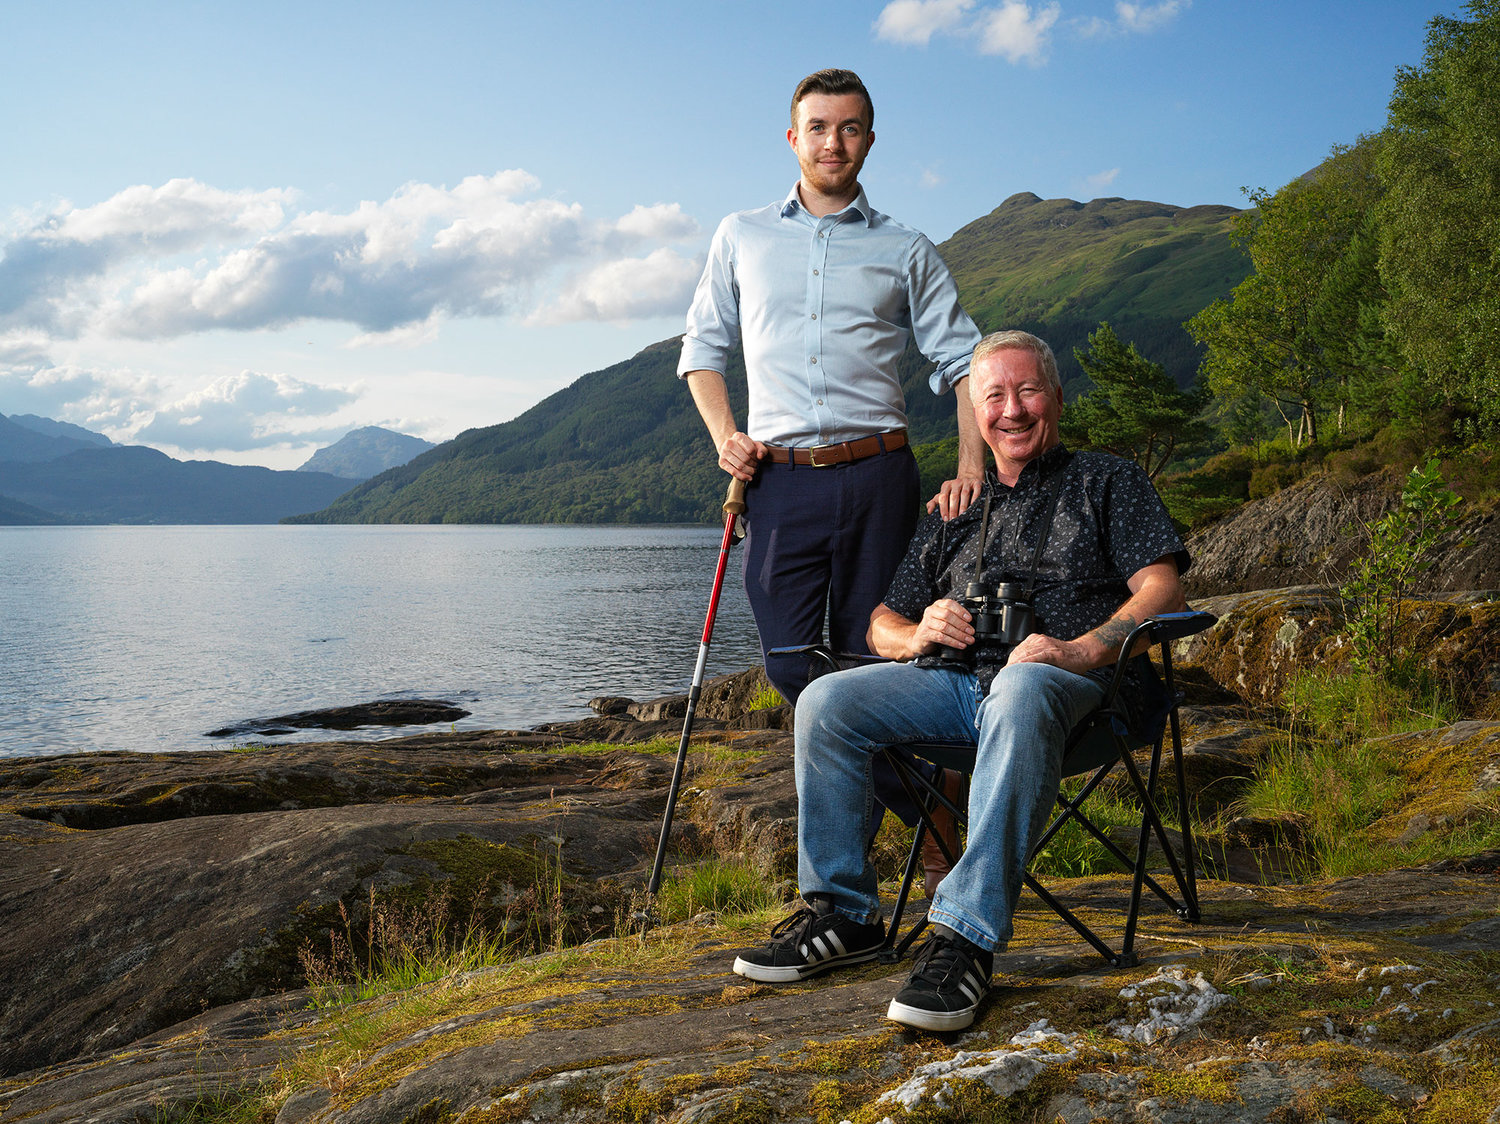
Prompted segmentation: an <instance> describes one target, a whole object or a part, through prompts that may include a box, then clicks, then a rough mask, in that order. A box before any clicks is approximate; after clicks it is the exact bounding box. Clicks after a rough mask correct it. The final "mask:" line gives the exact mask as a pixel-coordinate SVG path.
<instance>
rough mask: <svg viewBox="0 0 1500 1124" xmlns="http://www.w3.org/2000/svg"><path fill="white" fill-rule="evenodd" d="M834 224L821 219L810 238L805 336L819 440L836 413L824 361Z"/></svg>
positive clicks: (808, 385)
mask: <svg viewBox="0 0 1500 1124" xmlns="http://www.w3.org/2000/svg"><path fill="white" fill-rule="evenodd" d="M831 230H832V224H831V223H830V221H829V219H828V218H826V217H825V218H821V219H819V220H818V225H817V227H816V228H815V229H814V232H813V237H812V239H811V246H810V247H809V253H810V255H811V260H810V261H809V263H808V267H809V269H810V271H811V274H812V276H811V278H810V280H809V284H808V286H807V309H806V315H807V328H806V332H805V334H804V339H805V340H806V343H807V388H808V392H809V393H808V397H809V398H810V399H811V404H812V410H813V417H814V418H815V419H816V421H817V425H818V440H819V443H822V442H824V441H826V440H827V438H826V436H825V435H826V433H827V432H828V430H829V428H830V427H831V426H832V424H833V420H834V418H833V414H832V412H831V411H830V410H829V409H828V407H827V405H826V403H827V401H828V373H827V365H826V364H825V363H824V362H823V285H824V277H825V275H826V273H827V271H828V242H829V238H828V235H829V233H830V231H831Z"/></svg>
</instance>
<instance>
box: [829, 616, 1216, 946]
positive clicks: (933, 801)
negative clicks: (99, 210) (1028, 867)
mask: <svg viewBox="0 0 1500 1124" xmlns="http://www.w3.org/2000/svg"><path fill="white" fill-rule="evenodd" d="M1217 619H1218V618H1217V617H1215V616H1214V615H1213V614H1211V613H1202V612H1191V611H1190V612H1185V613H1163V614H1161V615H1159V616H1155V617H1151V618H1149V619H1148V620H1146V621H1145V622H1143V623H1142V624H1141V625H1139V626H1138V627H1137V628H1136V629H1135V630H1134V631H1133V632H1132V633H1131V634H1130V637H1129V639H1128V640H1127V641H1126V642H1125V644H1124V645H1123V647H1122V654H1121V656H1120V658H1119V660H1118V661H1117V662H1116V664H1115V671H1114V675H1113V677H1112V678H1111V680H1110V683H1109V686H1108V688H1107V690H1106V692H1105V696H1104V700H1103V702H1101V703H1100V705H1099V707H1098V708H1097V709H1096V710H1095V711H1094V712H1093V713H1092V714H1090V715H1089V716H1088V717H1087V718H1085V719H1084V721H1083V722H1081V723H1079V725H1078V726H1077V727H1076V728H1075V729H1074V730H1073V731H1072V733H1071V734H1070V735H1069V737H1068V742H1067V747H1066V749H1065V750H1064V754H1063V766H1062V775H1063V776H1064V777H1065V778H1066V777H1074V776H1080V775H1083V774H1089V777H1088V780H1087V781H1086V782H1085V783H1084V785H1083V787H1082V788H1081V789H1080V790H1079V792H1078V793H1077V794H1076V795H1072V796H1069V795H1067V794H1066V793H1064V792H1059V793H1058V797H1057V802H1058V805H1059V811H1058V814H1057V815H1056V817H1055V818H1054V819H1053V820H1052V822H1051V823H1050V824H1049V825H1048V826H1047V828H1046V830H1045V831H1043V833H1042V835H1041V837H1040V838H1039V839H1037V840H1036V842H1035V843H1034V844H1033V845H1032V849H1031V855H1030V861H1031V862H1034V861H1035V859H1036V856H1037V855H1038V854H1039V853H1040V852H1041V851H1042V850H1043V849H1044V848H1045V847H1046V846H1047V844H1048V843H1049V842H1051V840H1052V839H1053V838H1054V837H1055V836H1056V835H1057V833H1058V831H1060V830H1061V829H1062V828H1063V827H1064V826H1065V825H1066V824H1068V823H1070V822H1071V823H1076V824H1078V825H1079V827H1081V828H1082V829H1083V830H1084V831H1085V832H1087V833H1088V834H1089V835H1090V836H1092V837H1093V838H1094V839H1095V840H1097V841H1098V842H1099V844H1100V845H1101V846H1103V847H1104V848H1105V849H1106V850H1107V851H1108V852H1109V853H1110V854H1111V855H1113V856H1114V858H1115V859H1116V860H1117V861H1118V862H1120V863H1121V865H1122V866H1123V867H1124V868H1125V869H1127V870H1128V871H1130V872H1131V876H1132V877H1131V889H1130V898H1129V901H1128V903H1127V906H1126V911H1125V929H1124V936H1123V938H1122V940H1121V943H1120V946H1119V949H1118V951H1116V950H1115V949H1112V948H1111V947H1110V946H1109V945H1108V944H1107V943H1106V942H1105V941H1104V939H1103V938H1102V937H1100V936H1099V935H1098V934H1097V933H1095V932H1094V930H1093V929H1092V928H1090V927H1089V926H1088V925H1087V924H1086V923H1084V921H1083V920H1082V919H1081V918H1079V917H1078V916H1077V915H1076V914H1075V913H1074V912H1073V911H1072V910H1070V909H1069V908H1068V907H1067V906H1066V905H1064V904H1063V902H1061V901H1060V900H1059V899H1058V898H1057V897H1056V896H1054V895H1053V894H1052V893H1051V892H1050V891H1049V890H1047V888H1046V887H1045V886H1043V885H1042V884H1041V883H1040V882H1038V881H1037V879H1036V878H1035V877H1034V876H1033V875H1032V874H1031V873H1030V872H1029V871H1028V872H1027V873H1026V875H1025V885H1026V886H1027V887H1028V888H1029V889H1030V890H1031V891H1032V892H1033V893H1034V894H1036V895H1037V897H1039V898H1040V899H1041V900H1042V901H1043V903H1045V904H1046V905H1047V906H1048V908H1050V909H1052V910H1053V911H1054V912H1055V913H1056V914H1057V915H1058V916H1059V917H1061V918H1062V919H1063V920H1064V921H1066V922H1067V923H1068V924H1069V925H1070V926H1071V927H1072V928H1073V929H1074V931H1075V932H1077V933H1078V935H1079V936H1081V937H1082V938H1083V939H1084V940H1086V941H1087V942H1088V943H1089V944H1090V945H1092V946H1093V948H1094V949H1095V950H1096V951H1097V952H1098V953H1099V955H1100V956H1102V957H1104V959H1105V960H1106V961H1108V962H1109V963H1110V964H1112V965H1114V966H1115V967H1128V966H1130V965H1133V964H1135V963H1136V962H1137V957H1136V954H1135V936H1136V924H1137V919H1138V917H1139V914H1140V908H1141V899H1142V895H1143V892H1144V890H1145V889H1147V888H1149V889H1150V890H1151V891H1152V892H1153V893H1154V894H1156V896H1157V897H1159V898H1160V899H1161V900H1162V901H1163V902H1165V903H1166V905H1167V907H1168V908H1169V909H1171V910H1172V911H1173V912H1175V913H1176V914H1177V916H1179V917H1181V918H1182V919H1184V920H1186V921H1197V920H1198V919H1199V908H1198V886H1197V878H1196V872H1195V867H1196V854H1195V850H1194V845H1193V831H1192V824H1191V822H1190V819H1189V817H1188V811H1187V807H1188V805H1187V783H1186V778H1185V776H1184V772H1183V763H1182V734H1181V729H1180V726H1179V722H1178V714H1177V708H1178V706H1179V705H1180V703H1181V702H1182V693H1181V691H1179V690H1178V688H1177V685H1176V681H1175V679H1174V677H1173V673H1172V650H1171V646H1172V642H1173V641H1174V640H1179V639H1181V638H1182V637H1185V636H1191V635H1193V634H1195V633H1198V632H1202V631H1203V630H1204V629H1207V628H1209V627H1210V626H1212V625H1213V624H1214V623H1215V622H1216V621H1217ZM1142 640H1145V641H1146V642H1147V643H1148V644H1149V645H1150V646H1151V647H1152V648H1154V649H1156V650H1157V651H1158V653H1159V654H1158V660H1159V664H1160V669H1161V680H1162V685H1163V687H1164V688H1165V697H1164V699H1163V700H1162V706H1161V708H1160V713H1161V721H1160V724H1159V725H1157V726H1156V732H1155V740H1154V742H1152V741H1137V739H1133V738H1132V737H1131V736H1130V734H1129V732H1128V730H1127V728H1126V725H1125V721H1124V716H1123V710H1122V708H1121V703H1120V689H1121V685H1122V684H1123V683H1124V681H1125V670H1126V667H1127V666H1128V664H1129V662H1130V659H1131V658H1132V657H1130V656H1128V655H1126V654H1125V653H1128V652H1131V651H1132V650H1134V649H1135V648H1136V646H1137V644H1138V643H1140V642H1141V641H1142ZM801 650H802V651H805V652H807V654H808V655H809V656H810V657H812V658H814V659H816V660H818V661H819V662H821V663H822V664H823V665H824V666H825V668H828V669H839V668H842V667H845V666H847V665H848V664H847V661H841V660H840V659H839V658H838V657H835V656H833V655H832V654H831V653H829V652H828V651H827V650H826V649H821V648H811V649H801ZM866 658H868V657H866ZM1135 658H1141V657H1135ZM1168 731H1170V733H1171V746H1172V770H1173V773H1174V777H1175V787H1176V792H1175V795H1176V805H1177V821H1178V823H1177V827H1178V833H1179V839H1180V842H1179V843H1178V844H1177V845H1176V846H1174V845H1173V842H1172V840H1171V838H1170V837H1169V836H1168V834H1167V827H1166V824H1165V822H1164V820H1163V817H1162V814H1161V809H1160V805H1159V801H1158V799H1157V797H1158V794H1159V785H1160V782H1161V771H1162V769H1161V767H1162V753H1163V748H1164V744H1165V741H1166V735H1167V732H1168ZM975 749H976V747H975V746H974V745H973V744H967V745H955V744H952V743H943V742H915V743H913V742H903V743H901V744H899V745H889V746H883V747H881V748H880V749H879V750H878V751H877V752H878V753H879V754H880V755H882V756H883V757H884V758H885V759H886V760H887V761H888V762H889V763H890V765H891V767H892V769H893V770H894V771H895V773H896V776H897V777H898V778H899V780H900V782H901V784H902V786H903V787H904V788H905V789H906V792H907V795H908V796H909V797H910V798H911V801H912V804H913V805H914V806H915V807H916V808H917V809H918V816H919V819H918V823H917V830H916V834H915V837H914V838H913V840H912V846H911V852H910V854H909V855H908V857H907V860H906V867H905V870H904V872H903V874H902V879H901V887H900V890H899V891H898V893H897V896H896V905H895V908H894V911H893V913H892V916H891V918H890V924H889V928H888V930H887V933H886V941H885V947H884V949H883V953H882V955H883V957H884V958H885V959H887V960H892V961H893V960H897V959H900V958H901V957H902V956H904V955H905V954H906V951H907V950H908V949H909V948H910V947H911V945H912V943H913V942H914V941H915V940H916V939H917V937H918V936H919V935H920V934H921V932H922V930H923V929H925V928H926V926H927V919H926V918H925V917H923V918H922V919H921V920H920V921H918V922H917V923H916V924H915V925H914V926H913V927H912V928H911V931H910V932H908V933H907V934H906V935H905V936H904V937H899V939H898V936H899V933H900V928H901V920H902V916H903V915H904V913H905V911H906V905H907V901H908V899H909V898H910V896H911V888H912V882H913V879H914V878H915V876H916V874H917V872H918V870H919V869H920V868H921V856H922V843H923V840H924V839H925V838H926V834H927V833H928V832H929V831H933V832H935V828H934V826H933V820H932V813H933V810H934V809H936V808H937V807H938V805H939V804H941V805H942V806H944V807H946V808H947V810H948V811H949V812H950V813H952V814H953V816H954V818H955V821H956V822H957V823H958V824H959V825H960V826H962V825H963V824H964V823H965V822H966V819H967V809H966V808H964V807H960V806H958V805H956V804H955V803H953V802H952V801H950V800H949V799H948V798H947V797H946V796H944V795H943V793H942V792H941V791H940V790H939V788H938V787H937V785H935V784H934V783H933V781H932V780H931V779H929V777H928V776H927V774H926V773H925V772H924V771H923V769H922V768H921V766H920V765H919V764H918V762H919V761H923V760H925V761H930V762H932V763H934V764H936V765H939V766H942V767H943V768H945V769H954V770H957V771H958V772H961V773H963V774H964V775H965V776H967V775H968V774H969V773H971V772H972V771H973V768H974V756H975ZM1148 749H1149V752H1150V760H1149V763H1148V765H1147V768H1146V770H1145V772H1144V774H1143V773H1142V771H1141V768H1140V766H1139V765H1138V764H1137V763H1136V760H1135V751H1137V750H1148ZM1117 766H1118V767H1120V768H1122V769H1123V770H1124V772H1125V774H1126V776H1127V777H1128V778H1129V780H1130V786H1131V789H1132V791H1133V792H1134V794H1135V797H1136V799H1137V801H1138V802H1139V804H1140V813H1141V819H1140V826H1139V830H1138V832H1137V835H1136V843H1135V850H1134V853H1133V854H1132V853H1130V852H1128V851H1126V850H1125V849H1123V848H1122V847H1120V846H1119V845H1118V844H1117V843H1116V842H1115V841H1114V840H1112V839H1111V838H1110V837H1109V836H1108V835H1107V834H1106V833H1105V832H1104V831H1102V830H1101V829H1100V828H1099V827H1098V826H1097V825H1095V824H1094V823H1093V822H1092V821H1091V820H1090V819H1089V817H1088V814H1087V813H1086V811H1085V809H1084V807H1083V806H1084V804H1085V802H1086V801H1087V800H1088V798H1089V796H1090V795H1092V794H1093V793H1094V792H1095V791H1096V790H1097V789H1098V787H1099V786H1100V784H1102V783H1103V782H1104V780H1105V778H1106V777H1108V776H1109V775H1110V773H1111V772H1112V771H1113V770H1114V769H1115V768H1116V767H1117ZM935 838H936V839H937V842H938V845H939V847H941V848H942V850H943V852H944V853H945V854H946V855H947V857H948V860H949V861H950V862H957V860H958V856H957V855H956V854H951V853H949V849H948V846H947V844H946V843H945V842H944V841H943V838H942V835H941V833H937V832H935ZM1153 838H1154V839H1155V841H1156V843H1157V844H1158V846H1159V847H1160V849H1161V852H1162V855H1163V856H1164V858H1165V860H1166V863H1167V866H1168V868H1169V870H1170V873H1171V881H1172V882H1173V883H1175V886H1176V893H1175V894H1174V893H1172V892H1170V891H1169V890H1168V889H1167V888H1166V887H1164V886H1163V885H1162V883H1161V882H1160V881H1158V880H1157V878H1155V877H1153V876H1152V874H1151V873H1150V872H1148V871H1147V869H1146V867H1147V863H1148V859H1149V857H1150V856H1149V852H1150V845H1151V842H1152V839H1153Z"/></svg>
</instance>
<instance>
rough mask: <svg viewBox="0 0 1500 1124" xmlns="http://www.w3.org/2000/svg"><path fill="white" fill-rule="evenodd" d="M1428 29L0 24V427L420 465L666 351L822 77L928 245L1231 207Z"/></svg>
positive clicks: (907, 1)
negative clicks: (330, 449)
mask: <svg viewBox="0 0 1500 1124" xmlns="http://www.w3.org/2000/svg"><path fill="white" fill-rule="evenodd" d="M1438 14H1445V15H1459V14H1462V10H1461V5H1459V4H1456V3H1448V4H1436V5H1434V4H1430V3H1421V2H1402V0H1341V2H1331V0H1329V2H1320V0H1140V2H1138V3H1122V2H1117V0H1042V2H1037V0H1029V2H1024V3H1023V2H1021V0H897V2H894V3H883V2H881V0H872V2H868V3H859V2H853V0H825V2H823V3H820V4H817V5H811V6H807V7H806V8H804V9H802V10H800V11H797V10H794V9H775V8H767V7H766V6H764V5H750V4H735V3H706V4H705V3H698V4H685V3H641V4H615V3H607V2H603V0H554V2H552V3H548V4H545V5H543V4H537V3H534V2H527V3H509V2H493V3H445V2H442V0H433V2H429V3H426V4H421V5H418V4H414V3H412V4H394V3H379V2H368V0H367V2H364V3H359V4H352V3H341V2H326V3H325V2H317V0H311V2H307V0H305V2H303V3H299V4H290V3H281V2H275V0H265V2H261V3H258V4H255V5H233V6H230V5H215V4H209V3H197V4H187V3H182V4H173V3H154V4H152V3H74V2H69V0H47V2H42V0H0V60H3V65H0V106H3V113H0V414H18V413H34V414H42V415H45V416H50V417H57V418H62V419H64V420H67V421H73V422H77V423H79V424H83V425H87V426H89V427H90V428H93V429H97V430H99V431H101V432H104V433H107V434H108V435H109V436H110V437H112V438H114V439H115V440H117V441H126V442H134V443H140V444H149V445H153V446H155V447H157V448H160V449H162V450H163V451H165V452H167V453H170V454H171V455H173V456H178V457H183V458H192V459H207V458H213V459H218V460H226V461H231V462H234V463H241V464H265V465H269V466H271V467H274V468H292V467H295V466H297V465H298V464H300V463H302V461H304V460H305V459H306V458H307V457H308V456H310V455H311V453H312V452H313V450H314V449H315V448H317V447H318V446H320V445H326V444H329V443H331V442H332V441H334V440H336V439H337V438H338V437H339V436H341V435H342V434H343V433H345V432H347V431H348V430H349V429H351V428H354V427H356V426H361V425H384V426H388V427H390V428H393V429H398V430H402V431H404V432H408V433H415V434H418V435H420V436H423V437H426V438H428V439H429V440H434V441H438V440H443V439H446V438H448V437H451V436H453V435H455V434H456V433H458V432H460V431H461V430H463V429H467V428H470V427H473V426H483V425H492V424H495V423H497V422H502V421H506V420H509V419H510V418H513V417H515V416H516V415H517V414H519V413H522V412H523V411H524V410H526V409H527V408H528V407H530V406H532V405H534V404H535V403H536V402H538V401H540V400H541V399H543V398H545V397H546V396H547V395H548V394H551V393H552V392H553V391H555V390H557V389H559V388H561V387H563V386H566V385H567V384H569V383H570V382H572V381H573V380H575V379H576V378H578V377H579V376H580V375H583V374H585V373H587V372H589V371H593V370H597V369H599V368H601V367H604V366H607V365H609V364H610V363H613V362H616V361H618V360H621V359H625V358H628V357H629V356H630V355H632V354H634V353H635V352H636V351H637V350H639V349H640V348H641V347H643V346H645V345H646V344H649V343H652V342H654V341H657V340H661V339H665V338H667V337H668V336H672V335H675V334H677V333H679V332H680V331H681V330H682V315H683V312H684V310H685V309H686V306H687V302H688V299H689V295H690V292H691V288H692V285H693V282H694V281H695V280H696V277H697V273H698V269H699V266H700V264H701V261H702V255H703V252H704V250H705V248H706V245H707V241H708V238H709V236H710V235H711V234H712V232H713V228H714V226H715V225H716V224H717V222H718V220H719V219H720V218H721V217H722V216H723V215H724V214H725V213H727V212H728V211H731V210H737V209H741V208H745V207H751V206H759V205H762V204H764V203H768V202H770V201H772V200H773V199H778V198H780V197H781V196H782V195H784V194H785V193H786V191H787V190H788V188H789V187H790V186H791V184H792V182H793V180H794V179H795V175H796V165H795V161H794V158H793V155H792V153H791V151H790V150H789V149H788V147H787V144H786V139H785V133H786V128H787V124H788V120H787V112H788V102H789V99H790V95H791V90H792V88H793V86H795V84H796V82H797V81H798V79H800V78H801V77H802V76H803V75H804V74H806V73H808V72H810V71H812V70H816V69H819V68H821V67H825V66H842V67H849V68H852V69H854V70H857V71H858V72H859V73H860V74H861V76H862V77H863V78H864V80H865V83H866V85H867V86H868V87H869V88H870V91H871V93H872V95H873V97H874V100H875V108H876V120H875V134H876V144H875V147H874V149H873V150H872V152H871V155H870V158H869V162H868V163H867V164H866V166H865V170H864V174H863V176H862V177H861V178H862V182H863V183H864V185H865V187H866V189H867V191H868V192H869V195H870V198H871V201H872V202H873V203H874V205H875V206H877V207H878V208H880V209H881V210H883V211H886V212H887V213H889V214H891V215H892V216H894V217H895V218H897V219H900V220H901V221H903V222H906V223H908V224H910V225H912V226H915V227H917V228H919V229H921V230H923V231H925V232H926V233H927V234H929V235H930V236H931V237H932V238H933V240H934V241H937V242H941V241H942V240H943V239H945V238H947V237H948V236H949V235H951V234H952V233H953V232H954V231H955V230H957V229H958V228H959V227H961V226H963V225H964V224H965V223H967V222H969V221H971V220H973V219H976V218H978V217H980V216H982V215H984V214H986V213H988V212H989V211H991V210H993V209H994V208H995V207H996V206H998V205H999V204H1000V203H1001V202H1002V201H1003V200H1004V199H1005V198H1007V197H1008V196H1010V195H1012V194H1015V193H1016V192H1020V191H1031V192H1035V193H1036V194H1038V195H1040V196H1042V197H1044V198H1053V197H1060V196H1066V197H1070V198H1074V199H1083V200H1086V199H1091V198H1095V197H1098V196H1110V195H1119V196H1125V197H1129V198H1139V199H1150V200H1154V201H1157V202H1162V203H1169V204H1176V205H1182V206H1191V205H1196V204H1202V203H1227V204H1230V205H1234V206H1241V205H1243V204H1244V197H1243V195H1242V193H1241V188H1243V187H1270V188H1275V187H1279V186H1281V185H1282V184H1284V183H1286V182H1288V181H1289V180H1291V179H1293V178H1295V177H1296V176H1298V175H1300V174H1302V173H1303V172H1305V171H1307V170H1308V169H1309V168H1311V167H1313V166H1314V165H1316V164H1317V163H1318V162H1319V161H1320V160H1321V159H1322V158H1323V157H1324V156H1326V155H1327V154H1328V151H1329V149H1330V147H1331V146H1332V145H1334V144H1339V143H1349V142H1351V141H1353V140H1355V139H1356V138H1357V137H1358V136H1359V135H1360V134H1361V133H1364V132H1369V131H1372V130H1374V129H1377V128H1379V127H1380V126H1381V125H1382V123H1383V122H1384V119H1385V110H1386V103H1387V101H1388V99H1389V96H1390V92H1391V87H1392V81H1393V77H1394V74H1395V70H1396V68H1397V67H1398V66H1402V65H1415V64H1418V63H1419V62H1420V61H1421V57H1422V45H1423V41H1424V37H1425V32H1426V24H1427V21H1428V20H1429V19H1431V18H1432V17H1433V16H1434V15H1438ZM683 408H684V409H691V404H690V402H689V400H688V397H687V395H686V392H684V395H683ZM0 492H3V488H0Z"/></svg>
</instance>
